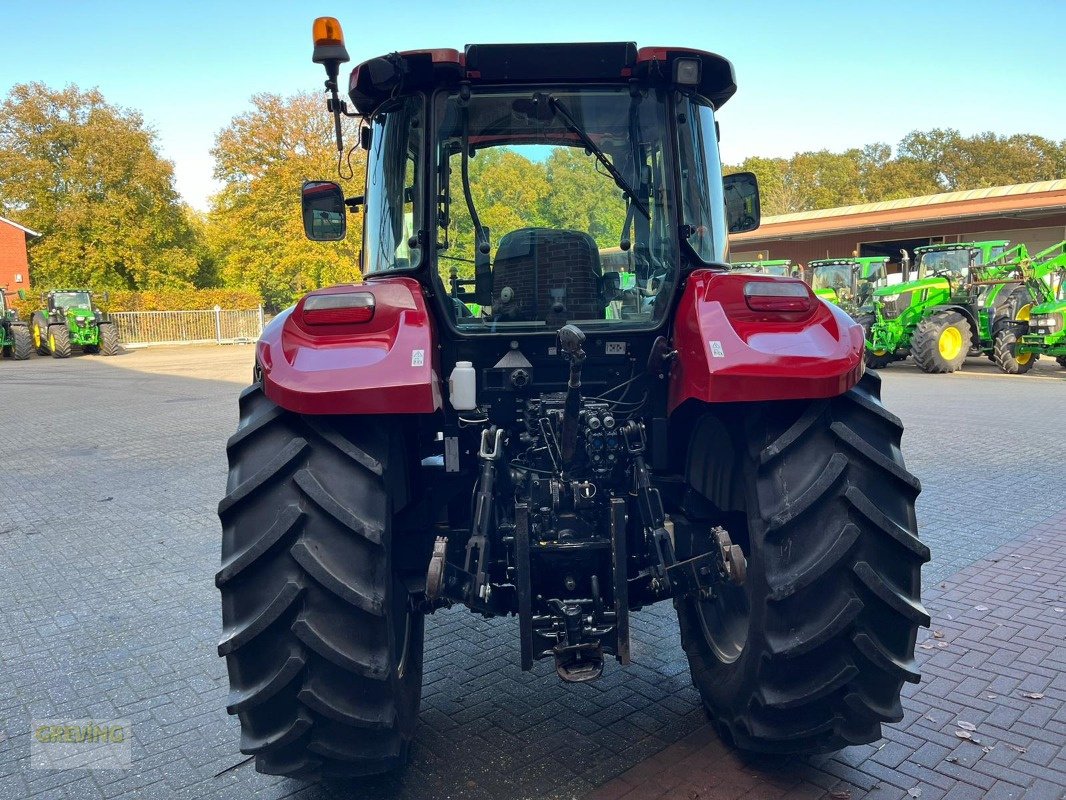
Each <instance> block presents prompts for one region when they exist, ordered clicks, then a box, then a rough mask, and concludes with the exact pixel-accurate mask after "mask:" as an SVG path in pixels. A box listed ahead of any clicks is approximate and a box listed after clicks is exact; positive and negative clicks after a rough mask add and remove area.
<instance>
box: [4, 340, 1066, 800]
mask: <svg viewBox="0 0 1066 800" xmlns="http://www.w3.org/2000/svg"><path fill="white" fill-rule="evenodd" d="M159 352H160V353H161V354H162V355H161V356H151V357H149V356H145V355H142V354H140V353H138V354H135V355H134V356H120V357H118V358H115V359H104V358H98V357H85V356H78V357H75V358H72V359H70V360H68V361H65V362H64V361H54V360H52V359H33V360H31V361H28V362H20V363H5V364H2V365H0V368H2V369H3V371H4V375H3V376H2V382H0V391H3V392H4V396H5V398H6V397H7V396H8V395H9V394H10V395H13V396H15V397H16V398H22V399H23V400H24V399H25V398H28V397H32V396H34V395H35V394H37V393H47V395H48V398H49V404H48V413H47V414H43V413H40V410H39V407H38V406H37V405H35V404H33V403H30V402H13V403H9V404H6V405H5V408H7V409H8V414H7V415H6V417H5V419H4V420H3V421H2V422H0V452H5V453H25V454H26V455H27V456H29V455H30V451H29V450H28V448H27V443H30V442H32V443H33V444H34V447H33V449H32V455H33V457H26V458H20V459H19V469H18V470H11V471H6V472H4V473H3V474H0V497H2V498H3V499H4V504H3V508H2V510H0V585H2V586H4V588H5V596H7V597H11V598H17V599H18V601H17V602H13V603H6V604H3V605H0V658H2V660H3V669H2V670H0V732H2V733H3V734H4V740H3V741H0V800H8V798H11V800H25V798H49V800H50V798H53V797H72V798H79V800H80V799H81V798H93V797H151V798H159V800H170V799H171V798H177V799H178V800H183V799H184V798H190V800H192V798H196V800H199V799H200V798H219V799H220V800H221V799H222V798H227V799H228V798H247V797H252V796H255V797H257V798H301V800H322V799H323V798H328V797H343V796H357V797H359V798H360V799H361V800H384V798H398V800H421V798H434V800H439V798H457V800H458V799H459V798H462V800H478V798H489V797H506V798H508V800H524V799H525V798H534V797H536V798H541V797H545V798H554V797H560V798H564V797H565V798H575V797H581V796H583V795H584V794H588V793H593V794H595V795H596V796H597V797H603V798H605V799H606V798H610V800H614V798H617V797H621V796H623V795H624V794H625V793H624V792H623V793H616V794H615V795H614V796H613V797H610V795H609V793H610V792H611V791H612V788H611V787H613V786H616V784H615V783H613V782H612V779H614V778H616V777H617V776H619V775H625V774H626V773H627V770H631V769H633V768H638V767H639V766H640V765H641V764H644V763H646V762H647V761H648V760H649V759H652V760H654V759H658V761H656V762H655V763H656V765H657V767H661V769H658V773H657V774H658V776H660V777H661V776H664V775H667V776H668V777H661V785H662V789H661V791H660V795H663V794H664V793H665V794H667V796H672V797H681V798H685V800H688V798H689V797H690V795H688V794H685V793H684V792H685V788H686V787H689V786H690V787H692V790H693V791H696V790H697V789H698V788H700V787H702V788H703V790H704V791H706V792H707V793H705V794H703V795H701V798H702V800H714V798H716V797H727V796H736V797H750V798H766V800H770V798H778V797H792V798H823V797H825V796H826V794H827V792H828V791H829V790H830V789H831V788H832V787H836V786H843V785H844V784H842V783H841V774H843V775H846V776H848V777H850V778H854V779H855V782H854V783H851V782H849V783H847V786H848V787H850V789H851V790H852V798H853V800H859V798H861V797H870V798H880V800H885V798H889V797H897V796H906V795H905V791H904V790H905V789H908V788H912V787H913V786H915V785H917V786H920V787H921V788H922V789H923V793H922V798H923V800H936V798H938V797H940V793H945V796H960V797H976V796H980V795H979V794H974V792H975V791H977V792H982V791H984V792H999V791H1003V792H1009V786H1012V785H1013V784H1011V783H1010V781H1009V780H1001V777H1003V776H1005V777H1006V778H1009V779H1014V780H1023V778H1022V777H1021V776H1025V777H1024V779H1025V780H1029V781H1031V783H1030V785H1029V786H1028V787H1027V788H1026V793H1027V794H1026V797H1034V798H1037V800H1040V799H1041V798H1045V797H1046V798H1054V800H1062V796H1063V790H1062V782H1063V781H1064V780H1066V776H1063V774H1062V772H1061V771H1059V768H1060V767H1061V764H1062V763H1063V755H1062V754H1063V746H1064V745H1066V731H1064V730H1063V728H1062V726H1063V725H1064V724H1066V716H1061V713H1062V710H1063V705H1064V700H1066V680H1064V679H1063V672H1062V670H1063V660H1064V656H1063V654H1064V653H1066V649H1064V648H1066V642H1064V636H1063V626H1064V625H1066V618H1064V617H1063V616H1060V615H1055V614H1054V612H1053V611H1051V610H1050V609H1053V608H1054V607H1055V606H1056V605H1059V606H1062V605H1066V596H1064V588H1063V587H1066V566H1064V562H1063V558H1064V557H1063V552H1064V550H1066V548H1064V547H1063V543H1064V536H1063V530H1064V527H1066V525H1064V522H1063V519H1062V517H1061V511H1062V508H1063V503H1064V499H1063V497H1062V495H1061V453H1060V452H1059V450H1058V447H1059V445H1058V444H1057V443H1055V442H1054V440H1053V437H1033V436H1032V435H1031V431H1032V430H1039V429H1042V428H1043V427H1044V426H1045V425H1046V422H1047V420H1049V419H1052V418H1053V417H1054V414H1055V413H1061V409H1062V408H1063V407H1066V382H1062V381H1054V380H1050V379H1048V378H1047V377H1043V378H1036V377H1035V374H1034V375H1030V376H1027V378H1033V380H1018V379H1016V378H1009V377H999V376H995V375H992V374H981V375H972V376H971V375H969V374H968V373H967V372H964V373H962V374H959V375H954V376H943V377H944V378H945V380H940V379H939V378H940V377H941V376H926V375H918V374H916V373H915V372H914V370H913V368H910V367H907V366H901V365H894V366H893V367H892V368H890V369H888V370H886V371H885V373H884V381H885V382H884V393H885V396H886V401H887V403H888V404H889V407H890V408H891V409H892V411H894V412H895V413H897V414H898V415H900V416H901V417H902V418H903V420H904V423H905V424H906V426H907V430H906V432H905V434H904V452H905V453H906V455H907V459H908V466H909V467H910V468H911V469H912V470H913V471H914V472H915V473H916V474H917V475H918V476H919V477H920V478H921V479H922V481H923V487H924V489H923V493H922V495H921V497H920V499H919V503H918V514H919V520H920V522H921V526H922V536H923V539H924V540H925V541H926V543H927V544H929V545H930V547H931V548H932V551H933V561H932V562H931V563H930V564H929V565H927V567H926V568H925V570H924V575H923V579H924V584H925V586H926V590H925V602H926V604H927V606H928V607H929V609H930V611H931V613H933V615H934V619H935V622H934V625H935V627H936V628H938V629H942V630H944V631H945V637H946V641H948V644H949V646H948V648H943V649H938V650H936V651H932V652H931V653H930V651H924V650H920V651H919V659H920V660H921V661H922V663H923V664H927V665H929V668H930V680H929V681H927V682H926V683H923V684H922V685H920V686H918V687H913V686H910V685H907V686H906V687H905V700H904V709H905V711H906V717H905V719H904V721H903V722H902V723H900V724H899V725H898V726H896V727H895V728H893V729H892V733H891V734H890V735H889V736H887V737H886V740H887V744H886V747H885V748H883V749H881V750H880V751H879V750H878V749H877V748H876V747H862V748H853V750H852V751H848V752H847V753H845V754H841V755H840V756H839V757H837V756H832V757H827V758H826V757H823V758H822V759H821V760H818V759H795V760H785V761H783V762H781V764H783V765H784V766H781V764H779V765H778V766H776V767H772V766H770V765H764V766H762V767H759V768H756V767H753V766H752V765H751V764H750V763H748V762H747V761H745V760H742V759H740V758H738V757H737V756H736V754H735V753H733V751H730V750H729V749H728V748H725V747H724V746H723V745H721V743H719V742H718V741H717V739H716V738H715V736H714V733H713V731H711V729H710V728H709V727H708V726H707V725H706V719H705V716H704V713H703V711H702V709H701V707H700V703H699V698H698V695H697V693H696V692H695V690H694V689H693V688H692V686H691V685H690V683H689V680H688V673H687V664H686V661H685V658H684V654H683V652H682V650H681V647H680V641H679V637H678V633H677V624H676V617H675V615H674V612H673V609H672V608H670V607H669V605H660V606H658V607H655V608H650V609H646V610H644V611H642V612H639V613H637V614H635V615H634V617H633V631H634V636H633V653H634V661H635V663H634V664H633V665H632V666H631V667H630V668H628V669H622V668H620V667H617V665H614V664H611V665H609V666H608V672H607V675H606V676H605V679H604V680H603V681H601V682H599V683H598V684H593V685H591V686H585V687H573V686H565V685H563V684H560V683H559V681H558V680H557V678H556V677H555V675H554V670H553V669H552V668H551V665H550V664H546V663H538V664H537V665H536V668H535V670H534V671H533V673H532V674H528V673H522V672H521V671H520V669H519V668H518V665H517V651H518V643H517V638H516V630H515V626H514V623H513V620H482V619H480V618H477V617H473V616H472V615H470V614H468V613H466V612H465V611H463V610H462V609H452V610H449V611H444V612H440V613H438V614H435V615H433V616H432V617H431V618H429V620H428V621H427V635H426V657H425V690H424V702H423V707H422V712H421V718H420V728H419V733H418V736H417V738H416V742H415V746H414V748H413V755H412V763H411V765H410V767H409V769H408V771H407V772H406V773H404V774H403V775H400V776H394V777H390V778H387V779H381V780H377V781H369V782H362V783H359V784H357V785H355V786H354V787H353V788H350V790H345V791H341V790H334V789H330V788H329V787H321V786H309V785H307V784H304V783H301V782H299V781H294V780H288V779H282V778H273V777H267V776H263V775H259V774H257V773H256V772H255V771H254V769H253V768H252V766H251V765H250V764H246V763H243V762H244V761H245V759H246V757H245V756H243V755H241V754H240V753H239V751H238V743H239V731H238V726H237V724H236V722H235V721H234V720H233V719H232V718H230V717H228V716H227V715H226V713H225V709H224V707H225V699H226V693H227V680H226V671H225V664H224V662H223V660H222V659H219V658H218V657H217V655H216V654H215V651H214V647H215V644H216V643H217V640H218V638H219V604H218V594H217V591H216V590H215V588H214V586H213V575H214V573H215V571H216V570H217V568H218V557H219V556H218V553H219V529H218V522H217V519H216V517H215V506H216V505H217V502H218V499H219V497H220V495H221V493H222V491H223V487H224V484H225V454H224V446H225V441H226V439H227V437H228V436H229V435H231V434H232V432H233V429H234V427H235V424H236V418H237V414H236V396H237V393H238V392H239V391H240V389H241V388H242V386H241V385H240V383H239V381H240V380H242V379H243V378H244V376H245V375H247V374H248V365H247V363H246V362H247V360H248V354H249V353H250V348H247V349H245V351H244V354H243V355H242V356H241V358H234V357H233V352H235V351H232V350H227V349H225V348H223V349H222V351H220V350H218V349H216V348H208V349H201V348H189V349H183V350H181V351H159ZM220 354H221V355H220ZM152 358H155V359H156V361H158V362H160V363H162V362H167V361H170V362H176V361H180V360H184V361H185V362H189V361H191V360H196V359H201V360H203V362H204V363H205V364H207V363H232V364H233V370H232V371H233V375H234V378H235V380H234V381H233V382H226V381H221V380H214V379H212V380H204V379H197V378H195V377H181V376H176V375H171V374H165V370H157V371H154V372H142V371H137V370H136V369H131V368H128V367H126V366H124V365H125V364H127V363H142V362H144V361H145V360H149V361H150V360H151V359H152ZM220 358H221V359H222V361H218V359H220ZM226 359H229V361H226ZM241 359H243V361H242V360H241ZM971 368H972V369H974V370H977V371H980V370H981V369H982V367H981V366H980V365H979V364H978V363H977V362H976V361H974V360H971V362H969V363H968V366H967V369H968V370H970V369H971ZM1038 371H1039V370H1038ZM214 372H215V374H216V375H217V374H218V369H215V370H214ZM1048 374H1051V373H1050V372H1049V373H1048ZM947 381H950V382H951V385H952V392H953V393H952V395H951V402H952V403H953V408H952V410H951V424H950V425H946V424H945V414H944V406H943V403H944V398H945V389H944V387H945V386H946V385H947ZM1003 408H1010V409H1011V415H1012V420H1013V424H1012V425H1011V426H1009V427H1007V428H1004V427H1003V426H1002V424H1001V423H1002V409H1003ZM993 427H994V429H995V430H997V431H999V433H998V434H997V435H998V437H999V438H998V439H997V442H998V449H997V451H996V454H994V455H996V457H989V452H988V450H987V446H986V442H987V437H986V435H987V431H988V430H989V429H991V428H993ZM1023 452H1024V453H1026V456H1025V458H1021V457H1017V454H1020V453H1023ZM1005 472H1006V474H1005ZM1023 476H1024V481H1025V485H1026V487H1027V491H1026V492H1015V493H1005V494H1001V495H997V498H996V502H994V503H992V502H989V501H988V496H987V489H988V487H989V486H995V485H1002V484H1003V481H1004V480H1007V481H1008V482H1012V483H1020V482H1021V480H1022V478H1023ZM56 487H61V491H57V490H56ZM72 507H76V509H77V520H78V524H77V526H76V528H72V527H71V524H70V520H71V509H72ZM1004 520H1009V521H1010V522H1009V524H1004V522H1003V521H1004ZM997 548H999V549H997ZM42 576H45V577H44V579H42ZM941 584H943V586H941ZM978 605H984V606H986V607H988V608H989V609H990V610H989V611H988V612H978V611H976V610H975V608H974V607H975V606H978ZM927 635H928V634H925V633H923V635H922V636H921V637H920V638H921V639H922V640H923V641H924V639H925V637H926V636H927ZM933 669H936V670H937V672H936V674H935V675H934V674H933V672H932V670H933ZM960 687H961V688H960ZM963 689H964V690H965V691H963ZM1021 691H1040V692H1044V693H1045V694H1046V698H1045V699H1044V700H1042V701H1040V703H1041V704H1040V705H1035V704H1034V703H1033V702H1031V701H1028V700H1024V701H1022V700H1020V699H1019V694H1018V693H1019V692H1021ZM989 693H991V694H999V695H1000V696H1001V697H1000V699H999V700H991V701H990V700H988V699H987V698H986V697H985V696H984V695H986V694H989ZM1008 700H1009V702H1008ZM623 710H624V713H620V712H622V711H623ZM962 713H967V714H972V715H974V719H980V720H981V726H982V730H981V735H986V736H987V737H988V738H989V740H990V741H994V742H995V744H996V749H995V750H993V751H992V753H990V754H988V757H987V758H986V759H977V758H976V756H974V757H973V758H972V759H971V758H970V756H967V755H965V754H966V750H964V749H962V748H963V744H962V743H960V742H959V741H958V740H957V739H955V737H954V736H953V734H952V730H953V729H952V725H953V723H954V721H955V719H957V718H958V715H959V714H962ZM926 714H929V715H932V716H934V717H935V718H936V719H937V720H939V722H938V723H933V722H930V721H929V720H927V719H925V715H926ZM1026 714H1028V716H1027V717H1026V716H1025V715H1026ZM1049 714H1050V716H1048V715H1049ZM978 715H982V716H978ZM31 716H35V717H39V718H44V717H65V718H71V719H76V718H83V717H88V716H91V717H93V718H94V719H102V718H123V719H129V720H130V721H131V722H132V732H133V740H134V741H133V768H132V769H131V770H129V771H123V772H121V773H115V774H107V775H104V774H103V773H88V772H86V771H65V772H60V771H46V770H34V769H30V768H29V764H28V760H29V738H28V737H29V720H30V718H31ZM1023 717H1024V719H1023ZM1041 720H1043V721H1044V723H1045V724H1046V729H1044V730H1041V729H1040V726H1039V724H1038V723H1040V721H1041ZM1019 726H1021V727H1019ZM1056 726H1059V727H1056ZM985 727H987V729H988V733H987V734H986V733H985V731H984V728H985ZM1038 733H1039V734H1040V735H1039V736H1037V734H1038ZM1034 740H1035V741H1034ZM1019 742H1021V743H1024V744H1025V745H1027V747H1028V750H1027V752H1026V753H1025V754H1018V757H1016V758H1014V759H1012V760H1004V759H1002V758H1000V756H999V754H1000V753H1004V752H1006V751H1005V750H1003V748H1004V747H1006V745H1007V744H1008V743H1015V744H1017V743H1019ZM878 744H881V743H878ZM965 747H966V748H970V749H972V750H974V749H975V750H976V751H977V752H979V748H974V746H973V745H969V744H966V745H965ZM901 748H902V750H901ZM904 751H906V752H905V753H904ZM1012 752H1013V751H1012ZM878 753H880V755H878ZM901 754H902V755H903V756H904V757H903V759H902V761H900V760H899V758H900V756H901ZM960 755H961V757H962V758H964V759H969V760H968V761H967V763H968V766H963V767H957V766H956V772H955V773H954V774H952V773H951V772H949V771H947V770H946V769H943V766H944V765H945V764H948V765H950V762H947V761H946V759H947V758H948V757H958V756H960ZM941 756H943V758H940V757H941ZM673 758H676V759H677V760H676V761H672V760H671V759H673ZM682 762H683V763H684V764H685V765H686V769H687V770H689V771H688V772H683V771H680V770H679V769H678V768H677V764H679V763H682ZM975 764H977V765H978V766H979V767H980V769H976V768H975V767H974V765H975ZM237 765H241V766H237ZM230 768H232V769H230ZM1000 768H1002V769H1003V770H1007V771H1006V772H1001V771H999V770H1000ZM962 772H967V773H972V774H975V775H977V776H979V778H980V779H981V780H983V781H984V782H985V787H986V788H982V786H980V785H974V784H972V783H966V782H960V781H959V779H958V778H957V777H956V775H958V774H961V773H962ZM218 773H221V774H218ZM889 774H891V775H892V777H893V781H882V778H884V777H886V776H888V775H889ZM216 775H217V777H216ZM472 776H473V777H472ZM689 777H691V781H689ZM654 778H655V776H654V775H651V776H649V778H648V780H649V781H650V780H654ZM471 781H473V786H471V785H470V782H471ZM618 785H619V786H622V788H625V792H633V791H635V790H636V789H638V788H639V784H636V783H628V784H618ZM594 787H598V788H595V789H594ZM1003 787H1008V788H1003ZM711 792H718V794H712V793H711ZM952 792H955V793H956V794H955V795H952V794H951V793H952Z"/></svg>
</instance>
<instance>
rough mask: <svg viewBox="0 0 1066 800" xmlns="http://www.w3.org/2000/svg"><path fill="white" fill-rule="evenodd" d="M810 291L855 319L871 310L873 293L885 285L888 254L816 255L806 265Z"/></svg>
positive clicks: (886, 281)
mask: <svg viewBox="0 0 1066 800" xmlns="http://www.w3.org/2000/svg"><path fill="white" fill-rule="evenodd" d="M807 277H808V280H807V283H809V284H810V285H811V288H812V289H814V294H815V295H816V296H817V297H820V298H822V299H823V300H825V301H827V302H830V303H833V304H834V305H838V306H840V307H841V308H842V309H844V310H845V311H847V312H848V313H849V314H851V316H853V317H855V318H856V319H857V318H858V317H859V316H860V314H863V313H868V314H872V313H873V292H874V289H877V288H879V287H882V286H887V285H888V256H863V257H861V258H819V259H815V260H814V261H811V262H810V263H808V264H807Z"/></svg>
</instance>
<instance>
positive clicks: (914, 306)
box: [859, 240, 1047, 374]
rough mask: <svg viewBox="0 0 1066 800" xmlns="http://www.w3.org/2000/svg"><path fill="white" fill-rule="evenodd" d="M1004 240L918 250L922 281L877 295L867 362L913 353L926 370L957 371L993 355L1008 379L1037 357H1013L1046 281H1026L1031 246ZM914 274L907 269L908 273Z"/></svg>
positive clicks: (868, 321) (868, 320) (866, 321)
mask: <svg viewBox="0 0 1066 800" xmlns="http://www.w3.org/2000/svg"><path fill="white" fill-rule="evenodd" d="M1009 245H1010V242H1008V241H1004V240H996V241H986V242H963V243H958V244H936V245H928V246H926V247H918V248H916V249H915V251H914V252H915V268H916V269H917V275H918V277H917V279H916V280H913V281H912V280H907V281H904V282H903V283H901V284H898V285H895V286H885V287H882V288H880V289H877V290H875V291H874V313H873V314H872V315H867V316H865V317H863V318H861V319H859V322H860V323H862V325H863V327H864V328H866V330H867V342H866V348H867V364H868V366H871V367H875V368H877V367H885V366H887V365H888V364H890V363H892V362H893V361H899V360H902V359H904V358H906V357H907V355H910V356H912V357H913V358H914V361H915V363H916V364H917V365H918V366H919V367H920V368H921V369H922V371H923V372H930V373H946V372H955V371H956V370H958V369H959V368H961V367H962V364H963V362H964V361H965V360H966V357H967V356H969V355H981V354H984V355H986V356H988V358H989V359H991V360H992V361H994V362H995V363H996V364H997V365H998V366H999V367H1000V369H1002V370H1003V371H1004V372H1007V373H1010V374H1020V373H1023V372H1028V371H1029V370H1030V369H1031V368H1032V366H1033V362H1034V361H1035V359H1033V358H1032V357H1031V355H1029V354H1018V353H1016V352H1015V346H1014V345H1015V340H1016V337H1017V331H1018V327H1019V322H1020V321H1022V320H1024V319H1025V318H1026V317H1027V316H1028V313H1029V309H1030V308H1031V306H1032V304H1033V303H1034V302H1041V301H1042V300H1043V299H1044V298H1045V296H1046V294H1047V284H1045V283H1043V282H1041V281H1036V280H1031V279H1027V278H1026V276H1025V274H1024V271H1023V270H1022V269H1021V265H1022V264H1023V263H1024V262H1026V261H1027V260H1028V259H1029V254H1028V252H1027V251H1026V249H1025V245H1018V246H1017V247H1015V248H1013V249H1011V250H1009V251H1008V250H1007V248H1008V246H1009ZM906 272H908V270H907V269H906V265H905V273H906Z"/></svg>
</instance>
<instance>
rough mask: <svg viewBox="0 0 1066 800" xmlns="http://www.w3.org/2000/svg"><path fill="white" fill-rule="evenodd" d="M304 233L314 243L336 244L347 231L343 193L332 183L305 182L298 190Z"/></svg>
mask: <svg viewBox="0 0 1066 800" xmlns="http://www.w3.org/2000/svg"><path fill="white" fill-rule="evenodd" d="M300 204H301V207H302V209H303V219H304V233H306V234H307V238H308V239H311V240H313V241H316V242H336V241H340V240H341V239H343V238H344V234H345V233H346V232H347V230H348V218H347V209H346V208H345V205H344V192H343V191H342V190H341V187H340V186H339V185H337V184H336V183H334V182H333V181H307V182H305V183H304V185H303V188H302V189H301V190H300Z"/></svg>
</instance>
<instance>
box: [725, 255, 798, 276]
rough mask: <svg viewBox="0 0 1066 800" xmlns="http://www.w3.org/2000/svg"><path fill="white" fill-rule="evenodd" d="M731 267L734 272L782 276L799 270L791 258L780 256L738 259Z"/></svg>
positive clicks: (790, 274) (791, 274)
mask: <svg viewBox="0 0 1066 800" xmlns="http://www.w3.org/2000/svg"><path fill="white" fill-rule="evenodd" d="M729 268H730V269H731V270H733V271H734V272H751V273H754V274H757V275H777V276H779V277H782V278H790V277H792V276H794V275H795V274H796V273H797V271H798V270H797V269H796V268H795V267H793V266H792V259H791V258H778V259H775V260H773V261H738V262H736V263H735V264H730V265H729Z"/></svg>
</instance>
